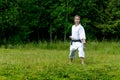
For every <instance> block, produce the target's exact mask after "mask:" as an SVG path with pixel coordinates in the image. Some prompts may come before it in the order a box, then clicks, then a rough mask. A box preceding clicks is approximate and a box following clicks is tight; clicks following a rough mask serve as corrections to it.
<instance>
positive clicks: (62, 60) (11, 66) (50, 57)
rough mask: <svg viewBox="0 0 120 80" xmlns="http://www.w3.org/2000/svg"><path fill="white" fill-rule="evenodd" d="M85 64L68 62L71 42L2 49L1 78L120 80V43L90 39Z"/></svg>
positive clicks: (0, 59)
mask: <svg viewBox="0 0 120 80" xmlns="http://www.w3.org/2000/svg"><path fill="white" fill-rule="evenodd" d="M85 52H86V59H85V62H86V64H85V65H81V64H80V59H79V58H78V56H77V54H76V56H77V57H76V59H75V61H74V63H73V64H72V65H69V64H68V55H69V43H68V42H66V43H62V42H58V43H53V44H48V43H46V42H44V43H39V44H33V43H30V44H26V45H15V46H11V45H10V46H9V48H8V49H4V48H3V47H1V48H0V80H120V62H119V61H120V42H88V43H87V44H86V46H85Z"/></svg>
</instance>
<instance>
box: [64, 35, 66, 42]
mask: <svg viewBox="0 0 120 80" xmlns="http://www.w3.org/2000/svg"><path fill="white" fill-rule="evenodd" d="M65 41H66V33H65V34H64V42H65Z"/></svg>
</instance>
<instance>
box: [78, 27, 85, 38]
mask: <svg viewBox="0 0 120 80" xmlns="http://www.w3.org/2000/svg"><path fill="white" fill-rule="evenodd" d="M79 34H80V39H81V40H82V39H86V35H85V30H84V28H83V27H81V28H80V30H79Z"/></svg>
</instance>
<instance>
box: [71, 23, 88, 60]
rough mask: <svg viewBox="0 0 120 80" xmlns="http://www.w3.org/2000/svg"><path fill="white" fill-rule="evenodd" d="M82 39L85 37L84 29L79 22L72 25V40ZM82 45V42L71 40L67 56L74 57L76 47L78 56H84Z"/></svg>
mask: <svg viewBox="0 0 120 80" xmlns="http://www.w3.org/2000/svg"><path fill="white" fill-rule="evenodd" d="M82 39H86V35H85V30H84V28H83V26H82V25H81V24H79V25H78V26H75V25H73V26H72V40H82ZM83 47H84V45H83V43H82V42H72V44H71V45H70V54H69V57H70V58H74V57H75V51H76V50H77V49H78V55H79V57H83V58H84V57H85V54H84V50H83Z"/></svg>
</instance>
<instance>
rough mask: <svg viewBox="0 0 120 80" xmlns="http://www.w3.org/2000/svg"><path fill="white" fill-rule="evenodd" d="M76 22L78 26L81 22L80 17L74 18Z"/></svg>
mask: <svg viewBox="0 0 120 80" xmlns="http://www.w3.org/2000/svg"><path fill="white" fill-rule="evenodd" d="M74 22H75V24H76V25H78V24H79V22H80V18H79V17H78V16H76V17H75V18H74Z"/></svg>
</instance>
